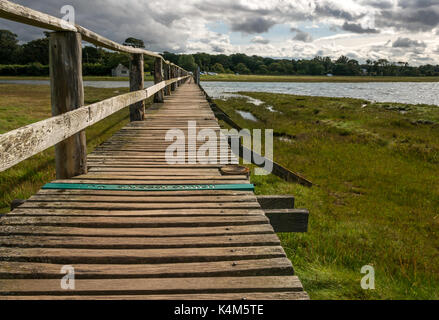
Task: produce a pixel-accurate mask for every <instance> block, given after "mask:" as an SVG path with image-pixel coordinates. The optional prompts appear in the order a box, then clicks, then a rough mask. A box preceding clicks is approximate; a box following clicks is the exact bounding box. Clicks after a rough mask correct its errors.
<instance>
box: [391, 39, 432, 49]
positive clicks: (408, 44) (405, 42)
mask: <svg viewBox="0 0 439 320" xmlns="http://www.w3.org/2000/svg"><path fill="white" fill-rule="evenodd" d="M392 47H393V48H425V47H427V45H426V44H425V42H423V41H418V40H412V39H409V38H401V37H399V38H398V39H397V40H396V41H395V42H394V43H393V44H392Z"/></svg>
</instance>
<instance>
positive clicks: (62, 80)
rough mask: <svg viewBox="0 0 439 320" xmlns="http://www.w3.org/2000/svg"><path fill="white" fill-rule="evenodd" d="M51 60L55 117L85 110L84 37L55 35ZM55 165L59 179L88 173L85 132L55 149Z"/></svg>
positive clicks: (68, 139) (75, 34) (52, 36)
mask: <svg viewBox="0 0 439 320" xmlns="http://www.w3.org/2000/svg"><path fill="white" fill-rule="evenodd" d="M49 56H50V91H51V101H52V115H53V116H57V115H60V114H63V113H66V112H69V111H72V110H75V109H77V108H80V107H82V106H83V105H84V87H83V82H82V43H81V35H80V34H79V33H76V32H54V33H51V35H50V40H49ZM68 125H69V124H68V123H67V124H66V126H68ZM55 162H56V178H57V179H68V178H71V177H74V176H77V175H80V174H85V173H87V144H86V137H85V130H83V131H81V132H79V133H77V134H75V135H73V136H71V137H70V138H67V139H65V140H64V141H62V142H60V143H58V144H57V145H56V146H55Z"/></svg>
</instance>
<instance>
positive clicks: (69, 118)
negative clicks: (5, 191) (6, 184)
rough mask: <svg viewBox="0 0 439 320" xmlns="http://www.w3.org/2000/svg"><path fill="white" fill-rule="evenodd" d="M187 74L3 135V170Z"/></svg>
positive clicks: (0, 165) (0, 163)
mask: <svg viewBox="0 0 439 320" xmlns="http://www.w3.org/2000/svg"><path fill="white" fill-rule="evenodd" d="M188 77H190V76H185V77H180V78H174V79H171V80H166V81H162V82H160V83H158V84H156V85H153V86H151V87H148V88H146V89H144V90H139V91H134V92H130V93H126V94H123V95H119V96H117V97H113V98H110V99H106V100H103V101H100V102H97V103H94V104H91V105H88V106H84V107H81V108H78V109H76V110H73V111H70V112H66V113H63V114H61V115H59V116H55V117H51V118H48V119H45V120H42V121H39V122H36V123H32V124H30V125H27V126H24V127H21V128H18V129H15V130H12V131H9V132H7V133H4V134H1V135H0V172H1V171H4V170H6V169H8V168H10V167H12V166H14V165H16V164H18V163H20V162H21V161H23V160H26V159H27V158H30V157H32V156H33V155H35V154H37V153H39V152H41V151H44V150H46V149H48V148H50V147H53V146H54V145H56V144H57V143H59V142H61V141H63V140H65V139H67V138H69V137H71V136H73V135H74V134H76V133H78V132H80V131H81V130H84V129H85V128H87V127H89V126H91V125H93V124H95V123H97V122H99V121H101V120H102V119H105V118H106V117H108V116H110V115H112V114H113V113H115V112H117V111H119V110H121V109H123V108H125V107H127V106H129V105H131V104H134V103H136V102H139V101H143V100H145V99H147V98H149V97H151V96H153V95H154V94H155V93H156V92H158V91H160V90H162V89H163V88H165V87H166V86H169V85H171V84H173V83H176V82H177V81H180V80H184V79H186V78H188Z"/></svg>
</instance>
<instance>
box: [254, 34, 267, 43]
mask: <svg viewBox="0 0 439 320" xmlns="http://www.w3.org/2000/svg"><path fill="white" fill-rule="evenodd" d="M251 42H252V43H259V44H269V43H270V40H268V39H265V38H264V37H261V36H256V37H254V38H253V39H251Z"/></svg>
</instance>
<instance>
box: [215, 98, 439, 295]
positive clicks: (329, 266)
mask: <svg viewBox="0 0 439 320" xmlns="http://www.w3.org/2000/svg"><path fill="white" fill-rule="evenodd" d="M240 94H244V95H247V96H251V97H253V98H256V99H260V100H262V101H264V102H265V104H262V105H260V106H255V105H253V104H250V103H248V102H247V100H246V99H243V98H231V99H228V100H227V101H223V100H216V103H217V104H218V105H219V106H220V107H221V108H222V109H223V110H225V111H226V112H227V113H228V114H229V115H230V116H231V117H232V118H233V119H234V120H235V121H236V122H237V123H238V124H240V125H241V126H243V127H246V128H273V129H274V131H275V133H276V135H277V136H280V137H282V136H284V137H288V139H280V138H279V137H277V138H275V142H274V158H275V160H276V161H277V162H279V163H281V164H283V165H284V166H286V167H288V168H289V169H291V170H292V171H296V172H299V173H301V174H302V175H304V176H305V177H307V178H308V179H309V180H311V181H312V182H313V183H314V186H313V187H312V188H306V187H302V186H300V185H297V184H293V183H286V182H284V181H282V180H280V179H279V178H277V177H274V176H273V175H269V176H252V177H251V181H252V183H255V185H256V192H257V193H258V194H293V195H294V196H295V197H296V203H297V207H299V208H307V209H309V211H310V221H309V232H308V233H306V234H280V238H281V241H282V245H283V247H284V248H285V251H286V253H287V255H288V257H289V258H290V259H291V261H292V263H293V265H294V267H295V269H296V271H297V274H298V275H299V277H300V279H301V280H302V282H303V284H304V287H305V289H306V290H307V291H308V292H309V293H310V296H311V298H313V299H438V298H439V232H438V231H439V176H438V174H439V112H438V110H439V109H438V107H437V106H427V105H406V104H386V103H376V104H373V103H370V102H367V101H363V100H356V99H346V98H324V97H306V96H294V95H286V94H270V93H250V92H241V93H240ZM268 105H271V106H272V107H273V108H274V109H275V110H276V111H277V112H270V111H268V110H267V106H268ZM234 110H243V111H248V112H251V113H252V114H254V115H255V116H256V118H258V119H259V121H258V122H254V121H248V120H245V119H243V118H241V117H240V116H239V114H237V113H236V112H234ZM366 264H370V265H373V266H374V267H375V274H376V290H369V291H366V290H362V289H361V287H360V280H361V278H362V277H363V275H362V274H361V273H360V269H361V267H362V266H363V265H366Z"/></svg>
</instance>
